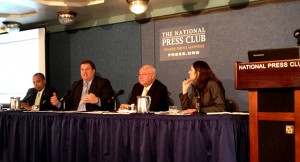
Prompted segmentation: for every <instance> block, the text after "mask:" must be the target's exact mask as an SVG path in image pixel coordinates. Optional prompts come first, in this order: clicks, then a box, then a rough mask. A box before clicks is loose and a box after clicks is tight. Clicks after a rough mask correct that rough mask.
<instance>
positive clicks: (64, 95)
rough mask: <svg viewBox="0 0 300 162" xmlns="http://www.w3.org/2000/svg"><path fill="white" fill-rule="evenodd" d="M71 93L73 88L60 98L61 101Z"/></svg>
mask: <svg viewBox="0 0 300 162" xmlns="http://www.w3.org/2000/svg"><path fill="white" fill-rule="evenodd" d="M70 93H71V90H68V91H67V92H66V93H65V94H64V95H63V96H62V98H60V100H59V102H62V101H63V100H65V99H66V97H68V96H69V94H70Z"/></svg>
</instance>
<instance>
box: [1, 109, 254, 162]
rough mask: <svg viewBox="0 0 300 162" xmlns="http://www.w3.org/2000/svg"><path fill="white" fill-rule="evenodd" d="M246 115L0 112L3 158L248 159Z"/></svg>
mask: <svg viewBox="0 0 300 162" xmlns="http://www.w3.org/2000/svg"><path fill="white" fill-rule="evenodd" d="M248 123H249V117H248V115H190V116H179V115H172V116H170V115H154V114H130V115H118V114H109V115H107V114H106V115H103V114H88V113H58V112H49V113H45V112H1V113H0V132H1V134H0V135H1V138H0V153H1V154H0V161H4V162H100V161H101V162H202V161H203V162H247V161H249V134H248V133H249V132H248V131H249V130H248Z"/></svg>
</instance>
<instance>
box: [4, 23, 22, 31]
mask: <svg viewBox="0 0 300 162" xmlns="http://www.w3.org/2000/svg"><path fill="white" fill-rule="evenodd" d="M2 23H3V24H4V28H5V31H6V32H7V33H16V32H19V31H20V26H21V23H19V22H15V21H4V22H2Z"/></svg>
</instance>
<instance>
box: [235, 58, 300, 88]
mask: <svg viewBox="0 0 300 162" xmlns="http://www.w3.org/2000/svg"><path fill="white" fill-rule="evenodd" d="M283 87H300V59H294V60H277V61H266V62H251V63H240V62H237V63H235V88H236V89H257V88H283Z"/></svg>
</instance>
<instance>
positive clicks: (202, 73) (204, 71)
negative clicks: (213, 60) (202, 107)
mask: <svg viewBox="0 0 300 162" xmlns="http://www.w3.org/2000/svg"><path fill="white" fill-rule="evenodd" d="M193 68H194V69H195V71H196V72H199V76H198V77H197V79H196V80H195V82H194V86H193V88H197V89H198V91H199V92H200V94H203V93H204V92H205V91H206V86H207V83H208V81H210V80H213V81H215V82H217V83H218V85H219V87H220V89H221V93H222V94H223V99H225V89H224V87H223V84H222V82H221V81H220V80H219V79H218V78H217V77H216V75H215V74H214V72H213V71H212V70H211V68H210V67H209V65H208V64H207V63H206V62H205V61H196V62H194V63H193Z"/></svg>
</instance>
